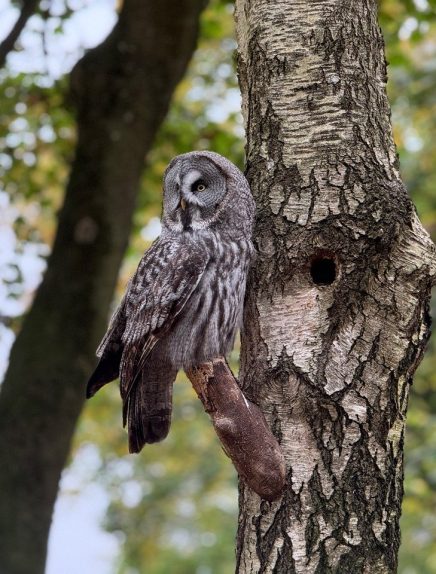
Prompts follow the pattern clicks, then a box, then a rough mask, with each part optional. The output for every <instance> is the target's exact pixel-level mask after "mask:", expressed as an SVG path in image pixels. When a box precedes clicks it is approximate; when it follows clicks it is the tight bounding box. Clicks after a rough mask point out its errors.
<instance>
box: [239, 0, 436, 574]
mask: <svg viewBox="0 0 436 574" xmlns="http://www.w3.org/2000/svg"><path fill="white" fill-rule="evenodd" d="M236 16H237V19H236V21H237V35H238V42H239V54H238V60H239V76H240V84H241V89H242V97H243V111H244V118H245V125H246V133H247V138H248V142H247V177H248V179H249V181H250V184H251V189H252V191H253V194H254V196H255V199H256V201H257V205H258V212H257V223H256V231H255V236H256V244H257V250H258V259H257V262H256V265H255V267H254V269H253V270H252V273H251V278H250V281H249V288H248V294H247V302H246V309H245V336H244V337H243V342H242V355H241V358H242V365H241V384H242V388H243V391H244V393H245V394H246V395H247V397H248V398H249V399H250V400H251V401H253V402H254V403H256V404H258V405H259V406H260V407H261V409H262V410H263V412H264V413H265V416H266V418H267V420H268V422H269V424H270V426H271V428H272V429H273V432H274V433H275V435H276V437H277V438H278V440H279V442H280V444H281V448H282V449H283V453H284V456H285V459H286V464H287V487H286V490H285V492H284V494H283V496H282V498H281V499H280V500H278V501H277V502H273V503H268V502H266V501H262V500H261V499H260V498H259V496H257V495H256V494H254V493H253V492H252V491H251V490H250V489H249V488H248V487H246V486H245V485H244V483H243V482H242V481H241V482H240V516H239V531H238V541H237V545H238V548H237V557H238V561H237V571H238V572H240V573H248V572H250V573H261V572H263V573H271V572H274V573H277V574H279V573H282V574H284V573H286V574H291V573H294V572H296V573H304V574H311V573H318V574H321V573H322V574H326V573H330V572H335V573H344V574H345V573H346V574H349V573H353V574H357V573H360V572H368V573H377V574H381V573H384V572H395V571H396V568H397V553H398V547H399V543H400V532H399V518H400V513H401V498H402V493H403V486H402V478H403V437H404V423H405V415H406V409H407V398H408V392H409V387H410V384H411V381H412V376H413V373H414V371H415V369H416V367H417V365H418V363H419V361H420V359H421V358H422V355H423V352H424V349H425V346H426V342H427V340H428V337H429V325H430V317H429V312H428V307H429V297H430V289H431V285H432V281H433V278H434V276H435V271H436V268H435V252H434V246H433V244H432V242H431V240H430V239H429V237H428V235H427V233H426V232H425V230H424V229H423V228H422V226H421V224H420V222H419V220H418V218H417V216H416V213H415V209H414V207H413V205H412V204H411V201H410V199H409V197H408V195H407V193H406V191H405V188H404V186H403V184H402V182H401V179H400V175H399V171H398V161H397V157H396V151H395V146H394V143H393V139H392V132H391V127H390V118H389V116H390V112H389V105H388V101H387V98H386V92H385V83H386V64H385V60H384V52H383V40H382V36H381V32H380V29H379V26H378V23H377V4H376V1H375V0H363V1H361V0H348V2H343V1H342V0H325V1H322V2H293V3H285V2H273V3H272V2H268V0H251V1H248V0H237V14H236Z"/></svg>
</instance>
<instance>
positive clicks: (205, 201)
mask: <svg viewBox="0 0 436 574" xmlns="http://www.w3.org/2000/svg"><path fill="white" fill-rule="evenodd" d="M253 217H254V201H253V198H252V195H251V192H250V188H249V186H248V182H247V180H246V179H245V177H244V175H243V174H242V172H241V171H240V170H239V169H238V168H237V167H236V166H235V165H233V164H232V163H231V162H230V161H229V160H228V159H226V158H224V157H222V156H221V155H219V154H217V153H214V152H210V151H193V152H190V153H185V154H183V155H179V156H177V157H175V158H174V159H173V160H172V161H171V163H170V164H169V166H168V168H167V169H166V171H165V175H164V179H163V218H162V224H163V227H164V228H167V229H169V230H171V231H177V232H183V231H188V232H189V231H193V230H200V229H207V228H210V229H214V230H217V231H218V230H220V231H223V230H225V229H227V230H228V231H230V232H232V235H235V234H238V233H239V234H242V235H246V234H247V233H251V229H252V224H253Z"/></svg>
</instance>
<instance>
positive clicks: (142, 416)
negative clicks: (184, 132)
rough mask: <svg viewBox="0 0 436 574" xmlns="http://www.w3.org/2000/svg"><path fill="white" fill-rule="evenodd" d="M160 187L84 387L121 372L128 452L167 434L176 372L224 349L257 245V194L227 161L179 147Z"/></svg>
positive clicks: (229, 346)
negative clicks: (150, 236)
mask: <svg viewBox="0 0 436 574" xmlns="http://www.w3.org/2000/svg"><path fill="white" fill-rule="evenodd" d="M163 188H164V189H163V216H162V233H161V235H160V237H159V238H158V239H157V240H156V241H155V242H154V243H153V245H152V246H151V247H150V249H149V250H148V251H146V252H145V254H144V256H143V257H142V259H141V261H140V263H139V266H138V269H137V271H136V273H135V275H134V276H133V277H132V279H131V280H130V282H129V285H128V287H127V291H126V294H125V295H124V298H123V299H122V301H121V304H120V306H119V307H118V309H117V310H116V312H115V313H114V315H113V317H112V320H111V322H110V325H109V328H108V331H107V333H106V335H105V336H104V338H103V340H102V342H101V343H100V346H99V348H98V350H97V356H98V357H100V361H99V363H98V365H97V368H96V369H95V371H94V373H93V375H92V376H91V378H90V380H89V382H88V387H87V397H91V396H93V395H94V394H95V393H96V392H97V391H98V389H99V388H101V387H102V386H103V385H105V384H106V383H109V382H110V381H112V380H114V379H116V378H118V377H119V378H120V391H121V397H122V400H123V424H124V425H125V424H126V422H127V423H128V431H129V450H130V452H139V451H140V450H141V449H142V447H143V446H144V444H145V443H154V442H157V441H160V440H162V439H164V438H165V437H166V436H167V434H168V431H169V427H170V423H171V410H172V404H171V403H172V388H173V382H174V379H175V377H176V374H177V371H178V370H179V369H180V368H185V369H187V368H190V367H195V366H196V365H199V364H200V363H203V362H205V361H207V360H210V359H213V358H216V357H218V356H225V355H226V354H227V353H228V352H229V351H231V349H232V347H233V343H234V339H235V334H236V331H237V329H238V328H239V327H240V325H241V319H242V307H243V300H244V294H245V283H246V276H247V271H248V267H249V264H250V260H251V257H252V255H253V252H254V249H253V245H252V242H251V233H252V226H253V218H254V201H253V198H252V195H251V192H250V189H249V186H248V183H247V180H246V179H245V177H244V176H243V174H242V173H241V172H240V171H239V169H238V168H236V167H235V166H234V165H233V164H232V163H231V162H230V161H228V160H227V159H225V158H224V157H222V156H220V155H218V154H217V153H213V152H208V151H194V152H191V153H186V154H183V155H179V156H177V157H176V158H174V159H173V160H172V161H171V163H170V164H169V166H168V168H167V169H166V172H165V175H164V180H163Z"/></svg>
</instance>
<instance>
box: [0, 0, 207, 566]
mask: <svg viewBox="0 0 436 574" xmlns="http://www.w3.org/2000/svg"><path fill="white" fill-rule="evenodd" d="M204 4H205V1H204V0H182V1H181V2H180V1H175V0H162V1H160V2H153V1H152V0H150V1H149V0H147V1H146V0H125V2H124V4H123V9H122V12H121V14H120V18H119V21H118V23H117V25H116V27H115V28H114V30H113V32H112V33H111V34H110V36H109V37H108V38H107V40H106V41H105V42H103V44H101V45H100V46H99V47H97V48H95V49H93V50H91V51H89V52H88V53H87V54H86V55H85V56H84V57H83V58H82V60H81V61H80V62H79V63H78V65H77V66H76V67H75V69H74V70H73V72H72V75H71V84H72V97H73V100H74V102H75V104H76V106H77V111H78V117H77V119H78V144H77V150H76V158H75V161H74V164H73V166H72V171H71V176H70V181H69V183H68V187H67V194H66V198H65V204H64V206H63V208H62V211H61V213H60V216H59V227H58V233H57V237H56V240H55V244H54V247H53V252H52V255H51V257H50V260H49V263H48V269H47V272H46V274H45V277H44V280H43V283H42V285H41V287H40V289H39V290H38V293H37V296H36V298H35V301H34V304H33V306H32V309H31V311H30V312H29V314H28V316H27V317H26V319H25V321H24V324H23V328H22V330H21V332H20V334H19V336H18V338H17V340H16V343H15V345H14V347H13V350H12V354H11V358H10V366H9V370H8V372H7V375H6V379H5V381H4V383H3V386H2V389H1V394H0V460H1V461H2V471H1V473H0V571H1V572H2V574H21V573H23V574H24V573H26V574H28V573H30V572H32V574H37V573H40V572H43V570H44V562H45V555H46V544H47V536H48V531H49V526H50V522H51V516H52V511H53V505H54V502H55V498H56V493H57V488H58V482H59V478H60V474H61V471H62V468H63V466H64V464H65V461H66V458H67V455H68V451H69V447H70V441H71V438H72V435H73V432H74V427H75V424H76V421H77V418H78V416H79V414H80V411H81V408H82V405H83V402H84V398H85V383H86V379H87V377H88V376H89V374H90V372H91V370H92V367H93V364H94V362H95V358H94V357H95V349H96V345H97V344H98V341H99V339H100V337H101V335H102V333H103V330H104V328H105V325H106V322H107V315H108V308H109V304H110V301H111V298H112V295H113V291H114V287H115V284H116V279H117V274H118V269H119V266H120V263H121V260H122V257H123V254H124V251H125V248H126V246H127V241H128V237H129V233H130V229H131V220H132V213H133V210H134V206H135V198H136V195H137V190H138V186H139V179H140V176H141V172H142V169H143V165H144V155H145V154H146V153H147V151H148V150H149V149H150V146H151V144H152V142H153V138H154V136H155V134H156V131H157V129H158V127H159V125H160V124H161V122H162V120H163V118H164V117H165V114H166V112H167V109H168V105H169V101H170V97H171V94H172V93H173V90H174V88H175V86H176V85H177V83H178V81H179V80H180V79H181V77H182V75H183V73H184V71H185V69H186V66H187V64H188V62H189V60H190V57H191V55H192V53H193V51H194V48H195V45H196V40H197V34H198V19H199V14H200V12H201V10H202V8H203V7H204Z"/></svg>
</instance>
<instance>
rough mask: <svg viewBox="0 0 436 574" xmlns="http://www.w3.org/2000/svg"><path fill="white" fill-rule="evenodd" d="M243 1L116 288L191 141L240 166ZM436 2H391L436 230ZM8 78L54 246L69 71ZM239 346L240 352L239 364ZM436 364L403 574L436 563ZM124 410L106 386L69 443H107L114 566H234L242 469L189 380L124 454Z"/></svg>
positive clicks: (11, 174) (430, 222) (423, 398)
mask: <svg viewBox="0 0 436 574" xmlns="http://www.w3.org/2000/svg"><path fill="white" fill-rule="evenodd" d="M79 4H80V1H79V0H74V1H73V0H71V1H68V2H62V0H57V1H56V2H54V3H53V5H54V6H55V8H56V13H50V3H47V2H45V3H44V2H43V4H42V8H43V11H44V13H43V15H42V17H43V19H44V21H45V23H46V25H47V23H48V24H50V21H51V20H50V19H55V23H54V24H53V25H51V27H50V25H49V26H48V28H47V26H45V28H44V31H43V32H41V33H43V34H47V29H50V30H54V31H53V33H56V34H59V35H61V34H62V26H63V25H64V23H67V22H68V18H69V17H70V15H71V13H72V12H73V11H74V10H72V8H71V7H74V8H75V7H76V5H79ZM63 6H64V7H63ZM232 8H233V6H232V3H230V2H227V1H223V0H212V2H211V3H210V7H209V8H208V9H207V10H206V12H205V14H204V17H203V19H202V27H201V41H200V45H199V48H198V50H197V52H196V55H195V58H194V60H193V62H192V64H191V66H190V68H189V72H188V74H187V76H186V77H185V79H184V80H183V82H182V83H181V84H180V85H179V87H178V89H177V92H176V94H175V97H174V101H173V105H172V108H171V110H170V112H169V115H168V117H167V120H166V122H165V124H164V125H163V127H162V129H161V131H160V133H159V136H158V139H157V142H156V145H155V148H154V150H153V152H152V153H151V154H150V155H149V157H148V166H149V167H148V168H147V169H146V171H145V173H144V178H143V181H142V186H141V192H140V198H139V202H138V210H137V212H136V214H135V222H134V233H133V236H132V241H131V245H130V248H129V250H128V253H127V256H126V260H125V263H124V266H123V268H122V270H121V273H120V281H119V288H118V298H119V297H120V295H121V293H122V291H123V289H124V286H125V284H126V281H127V279H128V277H129V276H130V275H131V273H132V272H133V271H134V269H135V268H136V265H137V262H138V259H139V257H140V254H141V252H142V251H143V250H144V247H145V246H146V244H147V243H146V242H144V239H148V235H149V233H148V231H147V230H148V223H149V221H150V220H152V218H156V217H158V216H159V214H160V196H161V178H162V173H163V171H164V169H165V166H166V165H167V163H168V161H169V160H170V159H171V158H172V157H173V156H174V155H176V154H178V153H183V152H185V151H189V150H191V149H214V150H215V151H218V152H219V153H222V154H224V155H226V156H228V157H230V158H231V159H233V161H235V162H236V163H238V164H239V165H240V166H241V167H242V165H243V128H242V121H241V116H240V113H239V109H238V108H239V93H238V88H237V83H236V76H235V70H234V63H233V52H234V49H235V41H234V39H233V22H232ZM435 12H436V0H413V1H412V0H401V1H400V0H382V1H381V3H380V21H381V25H382V28H383V32H384V35H385V40H386V50H387V59H388V61H389V62H390V67H389V70H388V71H389V85H388V92H389V97H390V100H391V103H392V115H393V124H394V136H395V140H396V142H397V146H398V151H399V154H400V160H401V167H402V173H403V177H404V179H405V181H406V183H407V186H408V188H409V190H410V192H411V194H412V196H413V198H414V201H415V203H416V204H417V208H418V211H419V214H420V217H421V218H422V220H423V222H424V224H425V225H426V227H427V228H428V229H429V230H430V231H433V232H434V233H433V235H436V140H435V138H434V135H433V134H434V133H436V129H435V128H436V18H435ZM65 25H66V24H65ZM36 28H38V27H37V26H36ZM79 52H80V51H79ZM79 56H80V53H78V54H77V58H78V57H79ZM0 82H1V85H2V97H0V194H1V193H2V191H6V192H7V193H8V194H9V197H10V202H11V206H12V207H13V213H14V219H15V233H16V245H17V249H20V246H22V245H23V244H25V243H26V242H27V243H29V242H37V243H38V242H40V243H44V244H51V242H52V240H53V234H54V229H55V219H56V218H55V215H56V211H57V209H58V208H59V205H60V203H61V200H62V196H63V189H64V186H65V182H66V177H67V174H68V169H69V165H70V163H71V159H72V156H73V153H74V143H75V137H76V134H75V126H74V119H73V115H72V113H71V111H70V110H69V109H68V106H67V105H66V104H65V102H66V101H67V97H66V90H67V81H66V77H65V75H62V74H61V75H60V76H58V77H56V78H50V77H48V76H47V72H46V71H45V70H43V69H42V70H41V69H39V70H38V69H35V70H31V71H26V73H23V72H20V71H17V70H16V69H15V68H14V65H12V64H11V63H10V64H9V66H8V67H7V69H6V70H4V71H1V72H0ZM18 276H20V273H19V272H18ZM11 293H12V291H11ZM12 294H13V293H12ZM11 296H12V295H11ZM13 326H14V328H17V327H18V324H14V325H13ZM236 358H237V352H235V353H234V356H233V360H234V362H235V364H236ZM435 366H436V343H435V342H434V341H431V343H430V347H429V351H428V352H427V355H426V357H425V359H424V362H423V364H422V365H421V367H420V369H419V371H418V374H417V376H416V380H415V385H414V387H413V392H412V396H411V402H410V410H409V418H408V428H407V437H406V469H405V477H406V480H405V493H406V496H405V500H404V507H403V517H402V522H401V524H402V536H403V543H402V547H401V552H400V569H399V571H400V572H401V573H402V574H436V514H435V509H436V392H435V391H436V369H435ZM119 411H120V399H119V397H118V392H117V389H116V385H111V386H109V387H106V388H105V389H104V390H103V391H102V392H100V393H99V394H98V395H97V396H96V397H95V398H94V399H93V400H92V401H90V402H89V403H88V404H87V405H86V408H85V410H84V412H83V415H82V417H81V419H80V423H79V426H78V430H77V433H76V438H75V442H74V446H73V452H72V459H76V460H80V457H81V453H82V452H83V449H84V448H86V447H87V446H88V447H89V445H91V444H92V445H93V448H94V449H97V451H98V460H99V465H98V469H97V470H96V471H95V476H94V478H93V480H95V481H96V483H98V484H100V485H102V486H103V487H104V488H105V489H106V491H107V492H108V495H109V497H110V505H109V508H108V512H107V516H106V519H105V524H104V526H105V528H106V529H107V530H109V531H110V532H113V533H115V534H116V536H117V538H118V540H119V542H120V555H119V558H118V562H117V564H116V565H114V572H118V573H120V574H125V573H128V574H135V573H140V572H144V571H146V572H147V574H163V573H167V572H172V573H176V574H185V573H186V574H188V573H189V574H191V573H193V572H195V573H197V574H209V573H213V574H221V573H223V574H224V573H227V572H231V571H233V568H234V535H235V531H236V515H237V500H236V497H237V493H236V475H235V472H234V470H233V467H232V465H231V464H230V462H229V461H228V459H227V458H226V457H225V455H224V454H223V453H222V451H221V449H220V446H219V443H218V441H217V439H216V437H215V434H214V432H213V430H212V429H211V425H210V423H209V421H208V417H207V416H206V415H205V414H204V413H203V409H202V406H201V404H200V402H199V401H198V399H197V398H196V396H195V394H194V393H193V391H192V390H191V388H190V385H189V384H188V383H187V381H186V380H184V379H183V378H181V379H180V380H178V382H177V383H176V385H175V407H174V417H173V419H174V422H173V426H172V430H171V433H170V435H169V437H168V439H167V440H166V441H165V442H163V443H161V444H158V445H153V446H149V447H147V448H146V449H144V452H143V453H141V454H140V455H139V456H130V455H127V439H126V434H125V432H124V431H123V430H122V429H121V421H120V412H119Z"/></svg>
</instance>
